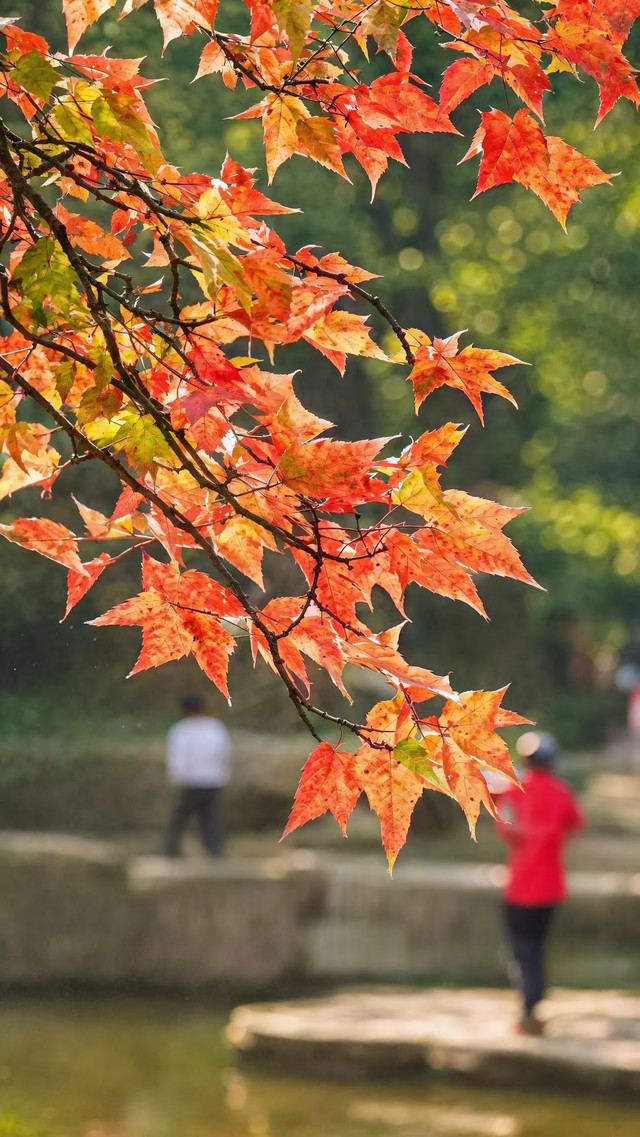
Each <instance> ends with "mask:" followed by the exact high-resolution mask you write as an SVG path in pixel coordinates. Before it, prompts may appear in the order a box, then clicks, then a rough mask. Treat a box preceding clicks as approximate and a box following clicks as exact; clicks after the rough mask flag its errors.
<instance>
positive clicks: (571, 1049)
mask: <svg viewBox="0 0 640 1137" xmlns="http://www.w3.org/2000/svg"><path fill="white" fill-rule="evenodd" d="M516 1013H517V1009H516V1001H515V997H514V995H513V994H512V993H511V992H510V991H502V990H477V989H468V990H447V989H443V988H436V989H431V990H424V989H420V988H416V989H411V988H397V987H396V988H386V989H385V988H381V987H376V988H372V989H370V990H360V991H353V990H351V991H345V992H338V993H337V994H333V995H329V996H326V997H324V998H316V999H307V1000H296V1001H294V1002H282V1003H270V1004H256V1005H252V1006H242V1007H238V1008H236V1010H235V1011H234V1012H233V1014H232V1015H231V1019H230V1021H229V1024H228V1026H227V1032H226V1033H227V1039H228V1041H229V1043H230V1045H231V1046H232V1047H234V1049H235V1050H236V1052H237V1053H238V1055H239V1056H240V1057H241V1058H244V1059H246V1060H248V1061H250V1062H252V1063H254V1064H258V1065H262V1066H267V1067H273V1068H276V1069H278V1071H279V1072H281V1073H282V1072H287V1073H296V1074H304V1075H314V1076H329V1077H342V1078H354V1079H359V1078H376V1077H379V1076H381V1075H384V1077H386V1078H390V1077H393V1076H397V1075H399V1074H408V1073H411V1074H413V1075H416V1074H423V1075H427V1074H430V1075H432V1076H435V1075H440V1076H443V1075H448V1076H452V1075H454V1076H457V1077H464V1078H468V1079H472V1080H475V1081H480V1082H483V1083H487V1084H493V1085H502V1086H508V1085H517V1086H519V1087H520V1086H523V1085H526V1084H533V1085H535V1084H542V1085H544V1086H545V1088H547V1087H549V1086H551V1085H556V1086H558V1087H567V1088H575V1087H582V1088H589V1089H595V1090H600V1091H606V1092H610V1093H626V1094H631V1095H632V1096H633V1097H634V1098H635V1097H640V997H636V996H631V995H625V994H621V993H619V992H616V991H569V990H561V989H560V990H555V991H552V992H551V995H550V997H549V998H548V999H547V1000H546V1001H545V1003H544V1004H543V1006H542V1013H541V1017H542V1018H543V1019H544V1020H545V1023H546V1032H545V1035H544V1037H542V1038H530V1037H526V1036H524V1035H520V1034H518V1033H516V1031H515V1029H514V1024H515V1017H516Z"/></svg>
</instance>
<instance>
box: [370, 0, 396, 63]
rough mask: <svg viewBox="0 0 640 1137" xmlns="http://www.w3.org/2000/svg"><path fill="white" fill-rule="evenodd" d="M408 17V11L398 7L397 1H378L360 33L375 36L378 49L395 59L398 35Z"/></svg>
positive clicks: (371, 9)
mask: <svg viewBox="0 0 640 1137" xmlns="http://www.w3.org/2000/svg"><path fill="white" fill-rule="evenodd" d="M406 15H407V12H406V9H405V10H403V9H402V8H400V7H398V5H397V4H396V3H395V0H377V3H375V4H374V5H373V7H372V8H370V9H369V11H368V12H367V14H366V16H365V17H364V20H363V21H362V23H361V25H360V31H361V32H363V33H364V34H366V35H369V36H373V38H374V40H375V41H376V43H377V45H378V47H381V48H382V50H383V51H386V52H387V55H390V56H391V58H392V59H395V57H396V52H397V50H398V33H399V31H400V25H401V23H402V21H403V20H404V19H406Z"/></svg>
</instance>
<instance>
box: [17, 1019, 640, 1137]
mask: <svg viewBox="0 0 640 1137" xmlns="http://www.w3.org/2000/svg"><path fill="white" fill-rule="evenodd" d="M225 1018H226V1015H225V1014H224V1013H216V1012H215V1011H212V1010H211V1009H205V1008H202V1007H194V1006H192V1005H191V1004H190V1003H189V1002H188V1001H178V1000H176V1001H171V1002H170V1001H166V1000H157V999H122V998H117V999H115V998H112V999H107V998H104V999H82V1000H80V999H72V1000H71V999H68V1000H45V1001H41V1000H39V1001H33V1000H26V1001H16V1000H9V1001H7V1000H5V1001H4V1003H3V1004H2V1005H0V1137H609V1135H610V1134H611V1135H613V1134H615V1137H638V1133H639V1132H640V1123H639V1121H638V1116H639V1114H638V1109H637V1106H633V1105H631V1104H616V1103H614V1102H606V1101H603V1100H601V1099H599V1098H589V1097H586V1098H585V1097H584V1096H583V1095H579V1096H577V1095H576V1097H575V1098H574V1099H572V1098H570V1097H564V1096H558V1095H555V1094H553V1095H551V1094H549V1095H545V1094H544V1093H539V1094H532V1093H522V1094H520V1093H517V1092H511V1091H509V1092H503V1091H496V1090H483V1089H476V1088H467V1087H464V1088H461V1087H459V1086H454V1085H437V1084H433V1083H431V1084H428V1085H425V1084H420V1085H416V1084H415V1083H414V1084H407V1083H394V1082H389V1083H388V1084H384V1085H381V1084H379V1083H376V1084H374V1085H371V1084H352V1083H346V1084H344V1083H337V1084H336V1083H333V1082H327V1081H320V1080H318V1081H310V1080H304V1081H303V1080H298V1079H293V1078H288V1077H286V1076H285V1075H282V1076H272V1075H270V1076H265V1075H259V1074H254V1073H247V1072H246V1071H244V1070H242V1071H238V1070H237V1069H236V1068H235V1066H234V1062H233V1055H232V1054H231V1053H230V1052H229V1051H228V1050H227V1048H226V1046H225V1044H224V1041H223V1037H222V1028H223V1025H224V1021H225Z"/></svg>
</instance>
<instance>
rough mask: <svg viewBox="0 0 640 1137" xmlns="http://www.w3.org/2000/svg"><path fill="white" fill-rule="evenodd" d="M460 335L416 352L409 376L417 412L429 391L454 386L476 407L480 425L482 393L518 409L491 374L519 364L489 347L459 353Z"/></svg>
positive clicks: (516, 360)
mask: <svg viewBox="0 0 640 1137" xmlns="http://www.w3.org/2000/svg"><path fill="white" fill-rule="evenodd" d="M461 335H462V332H456V333H455V334H454V335H452V336H449V337H448V338H447V339H444V340H441V339H434V341H433V343H432V344H431V343H427V344H423V345H422V346H421V347H419V348H418V351H417V352H416V361H415V364H414V367H413V369H412V371H411V374H410V375H409V379H410V380H411V382H412V383H413V388H414V391H415V397H416V410H418V408H419V407H420V406H421V405H422V403H423V402H424V400H425V399H426V398H427V396H428V395H430V394H431V392H432V391H435V390H436V389H437V388H438V387H442V386H445V385H446V386H448V387H456V388H457V389H458V390H459V391H463V392H464V394H465V395H466V396H467V398H468V399H469V400H470V401H471V403H472V404H473V406H474V407H475V409H476V411H477V413H478V417H479V419H480V421H481V422H484V415H483V412H482V398H481V396H482V394H483V393H485V394H489V395H502V397H503V398H504V399H508V400H509V402H510V403H513V405H514V406H517V405H518V404H517V403H516V401H515V399H514V397H513V395H512V394H511V393H510V392H509V391H508V390H507V388H506V387H505V386H503V384H502V383H499V382H498V380H497V379H494V378H493V376H492V375H491V372H492V371H496V370H497V369H498V368H500V367H510V366H511V365H512V364H514V363H521V362H522V360H520V359H516V358H515V356H513V355H505V354H504V353H503V352H501V351H491V350H490V349H488V348H478V347H473V346H469V347H465V348H463V349H462V351H458V343H459V340H460V336H461Z"/></svg>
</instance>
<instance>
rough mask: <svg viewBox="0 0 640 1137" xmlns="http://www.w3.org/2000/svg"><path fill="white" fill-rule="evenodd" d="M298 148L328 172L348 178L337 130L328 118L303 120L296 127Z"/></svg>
mask: <svg viewBox="0 0 640 1137" xmlns="http://www.w3.org/2000/svg"><path fill="white" fill-rule="evenodd" d="M296 140H297V144H298V145H297V148H298V150H299V151H301V152H302V153H303V154H305V155H306V156H307V157H308V158H313V160H314V162H318V163H319V164H320V165H321V166H326V168H327V169H328V170H335V172H336V173H337V174H340V176H341V177H343V178H345V179H346V180H347V181H350V180H351V179H350V178H349V177H348V175H347V173H346V171H345V168H344V166H343V165H342V151H341V149H340V146H339V145H338V142H337V141H336V128H335V126H334V124H333V123H332V122H331V121H330V120H329V119H328V118H313V117H309V118H301V119H300V120H299V121H298V125H297V127H296Z"/></svg>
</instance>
